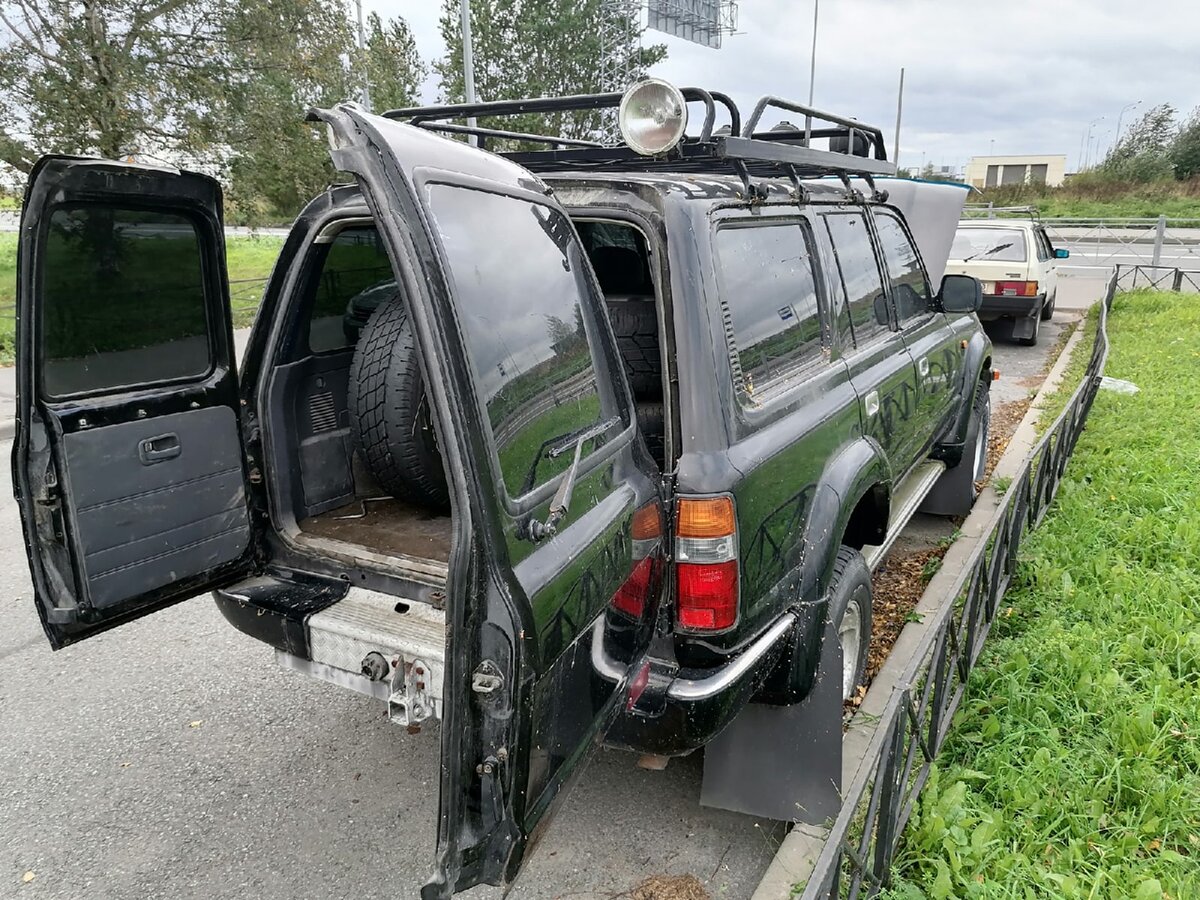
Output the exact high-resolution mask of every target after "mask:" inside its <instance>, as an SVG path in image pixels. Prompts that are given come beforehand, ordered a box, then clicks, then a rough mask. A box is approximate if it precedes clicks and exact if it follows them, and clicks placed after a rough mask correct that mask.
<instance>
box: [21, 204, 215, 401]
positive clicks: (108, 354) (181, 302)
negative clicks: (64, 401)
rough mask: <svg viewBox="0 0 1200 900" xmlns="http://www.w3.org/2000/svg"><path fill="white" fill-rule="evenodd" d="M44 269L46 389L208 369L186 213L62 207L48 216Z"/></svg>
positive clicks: (105, 386) (143, 380)
mask: <svg viewBox="0 0 1200 900" xmlns="http://www.w3.org/2000/svg"><path fill="white" fill-rule="evenodd" d="M43 272H44V274H43V280H42V285H41V301H42V310H43V312H42V328H41V353H42V389H43V391H44V392H45V393H46V394H48V395H50V396H64V395H67V394H90V393H97V392H102V391H108V390H112V389H114V388H119V387H132V386H135V385H136V386H141V385H145V384H154V383H160V382H170V381H177V380H181V379H187V378H194V377H199V376H202V375H205V374H207V373H208V371H209V370H210V368H211V366H212V359H211V353H210V350H209V344H208V313H207V300H206V296H205V278H204V263H203V254H202V244H201V241H200V236H199V234H198V233H197V230H196V225H195V223H194V222H193V221H192V220H191V219H189V218H187V217H185V216H181V215H178V214H176V213H167V212H156V211H150V210H141V209H114V208H112V207H108V206H98V205H87V206H73V207H60V208H58V209H56V210H54V212H53V213H52V214H51V216H50V221H49V231H48V233H47V235H46V246H45V266H44V267H43Z"/></svg>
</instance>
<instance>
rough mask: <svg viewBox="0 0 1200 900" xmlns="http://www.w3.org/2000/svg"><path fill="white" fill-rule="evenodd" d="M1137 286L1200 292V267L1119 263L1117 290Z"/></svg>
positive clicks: (1189, 292)
mask: <svg viewBox="0 0 1200 900" xmlns="http://www.w3.org/2000/svg"><path fill="white" fill-rule="evenodd" d="M1135 288H1154V289H1156V290H1160V291H1182V292H1183V293H1185V294H1200V267H1198V268H1196V269H1193V270H1188V269H1180V268H1178V267H1175V266H1141V265H1118V266H1117V290H1119V291H1132V290H1134V289H1135Z"/></svg>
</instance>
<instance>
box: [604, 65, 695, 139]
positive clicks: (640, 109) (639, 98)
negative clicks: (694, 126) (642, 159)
mask: <svg viewBox="0 0 1200 900" xmlns="http://www.w3.org/2000/svg"><path fill="white" fill-rule="evenodd" d="M617 126H618V127H619V128H620V129H621V137H622V139H624V141H625V143H626V144H627V145H628V146H629V147H630V149H632V150H633V151H634V152H635V153H640V154H641V155H642V156H658V155H659V154H662V153H666V152H667V151H668V150H670V149H671V148H672V147H674V146H675V145H676V144H678V143H679V142H680V141H681V140H683V133H684V131H686V130H687V102H686V101H685V100H684V99H683V94H682V93H680V91H679V88H677V87H675V85H673V84H671V83H670V82H667V81H663V80H662V79H661V78H647V79H644V80H643V81H639V82H638V83H637V84H635V85H633V87H631V88H630V89H629V90H627V91H626V92H625V96H624V97H622V98H621V106H620V109H618V111H617Z"/></svg>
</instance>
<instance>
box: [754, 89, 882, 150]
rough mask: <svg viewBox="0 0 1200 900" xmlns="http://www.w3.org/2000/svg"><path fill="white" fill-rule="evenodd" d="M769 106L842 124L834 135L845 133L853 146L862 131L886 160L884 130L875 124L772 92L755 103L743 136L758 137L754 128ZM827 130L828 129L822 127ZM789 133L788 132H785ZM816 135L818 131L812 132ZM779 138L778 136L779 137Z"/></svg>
mask: <svg viewBox="0 0 1200 900" xmlns="http://www.w3.org/2000/svg"><path fill="white" fill-rule="evenodd" d="M768 108H774V109H782V110H786V111H787V112H794V113H800V114H801V115H803V116H805V117H806V118H810V119H819V120H821V121H823V122H829V123H832V124H834V125H840V126H842V128H840V129H836V130H835V132H834V134H833V135H828V136H840V135H845V136H847V137H849V138H850V142H851V146H853V142H854V135H855V133H861V134H862V135H863V136H864V137H866V138H868V139H869V140H870V142H871V144H872V145H873V146H874V149H875V159H877V160H886V159H887V148H886V147H885V146H884V143H883V132H882V131H881V130H880V129H878V128H876V127H875V126H874V125H868V124H866V123H865V122H859V121H856V120H854V119H848V118H846V117H845V116H839V115H836V114H835V113H828V112H824V111H822V110H819V109H814V108H813V107H811V106H804V105H802V104H800V103H794V102H792V101H791V100H785V99H783V98H782V97H775V96H772V95H770V94H768V95H766V96H764V97H761V98H759V101H758V103H756V104H755V105H754V112H752V113H751V114H750V118H749V119H747V120H746V125H745V127H743V128H742V137H745V138H751V137H753V138H757V137H758V136H759V135H757V134H755V133H754V129H755V128H757V127H758V123H759V120H760V119H762V115H763V113H764V112H766V110H767V109H768ZM821 130H823V131H827V129H821ZM783 133H784V134H787V132H783ZM812 133H813V134H814V135H815V134H816V132H812ZM777 140H778V138H777Z"/></svg>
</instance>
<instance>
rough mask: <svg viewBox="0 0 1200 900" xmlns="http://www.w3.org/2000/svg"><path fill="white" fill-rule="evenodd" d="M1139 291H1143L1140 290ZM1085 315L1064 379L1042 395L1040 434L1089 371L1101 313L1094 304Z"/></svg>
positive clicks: (1038, 425) (1039, 412)
mask: <svg viewBox="0 0 1200 900" xmlns="http://www.w3.org/2000/svg"><path fill="white" fill-rule="evenodd" d="M1138 293H1139V294H1141V293H1143V292H1140V291H1139V292H1138ZM1127 296H1129V297H1132V296H1134V295H1127ZM1130 302H1133V301H1130ZM1083 315H1084V318H1083V321H1082V322H1081V323H1080V325H1079V327H1081V328H1082V329H1083V335H1082V336H1081V337H1080V338H1079V342H1078V343H1076V344H1075V346H1074V347H1073V348H1072V349H1071V357H1070V359H1069V360H1068V361H1067V367H1066V369H1064V370H1063V377H1062V380H1061V381H1060V382H1059V383H1058V387H1057V388H1055V389H1054V390H1053V391H1050V392H1048V393H1046V394H1044V395H1043V397H1042V406H1041V408H1040V409H1039V410H1038V418H1037V432H1038V434H1041V433H1042V432H1043V431H1045V430H1046V429H1047V428H1049V427H1050V426H1051V425H1053V424H1054V420H1055V419H1057V418H1058V416H1059V414H1060V413H1061V412H1062V411H1063V409H1064V408H1065V407H1066V405H1067V401H1068V400H1070V399H1071V395H1072V394H1074V393H1075V388H1076V387H1078V386H1079V382H1080V381H1081V380H1082V379H1083V373H1084V372H1086V371H1087V367H1088V363H1089V362H1090V361H1091V358H1092V346H1093V344H1094V343H1095V341H1096V329H1097V328H1098V327H1099V325H1100V314H1099V311H1098V310H1097V308H1096V307H1095V306H1092V307H1089V308H1088V309H1087V310H1085V311H1084V314H1083ZM1112 334H1113V331H1112V329H1111V328H1110V329H1109V337H1110V339H1111V337H1112Z"/></svg>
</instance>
